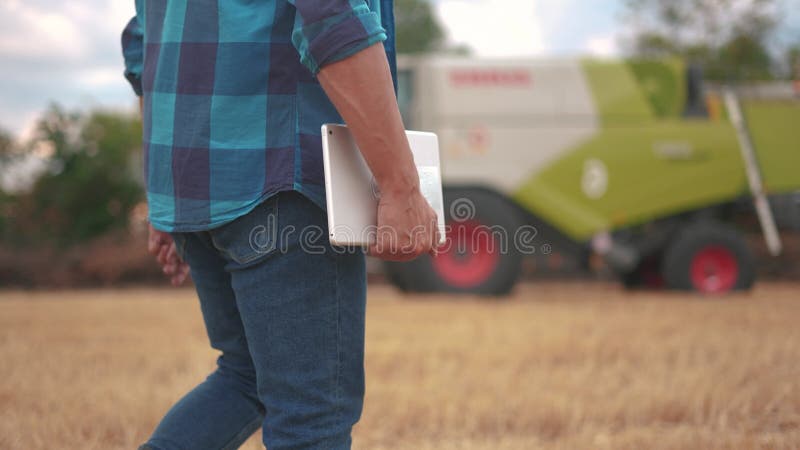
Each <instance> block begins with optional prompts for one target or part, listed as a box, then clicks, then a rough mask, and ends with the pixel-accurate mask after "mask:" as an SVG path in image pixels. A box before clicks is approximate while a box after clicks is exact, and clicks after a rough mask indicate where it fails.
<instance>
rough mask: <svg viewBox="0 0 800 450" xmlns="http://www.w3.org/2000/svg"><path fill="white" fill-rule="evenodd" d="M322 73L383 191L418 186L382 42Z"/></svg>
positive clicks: (331, 96)
mask: <svg viewBox="0 0 800 450" xmlns="http://www.w3.org/2000/svg"><path fill="white" fill-rule="evenodd" d="M317 78H318V79H319V81H320V84H321V85H322V88H323V89H325V93H326V94H328V97H329V98H330V99H331V101H332V102H333V104H334V105H335V106H336V109H337V110H338V111H339V114H341V115H342V118H344V120H345V122H346V123H347V126H348V128H349V129H350V131H351V133H352V134H353V137H354V138H355V141H356V143H357V144H358V147H359V149H361V153H362V154H363V155H364V159H365V160H366V161H367V164H368V165H369V167H370V169H371V170H372V174H373V175H374V176H375V180H376V181H377V183H378V186H379V187H380V189H381V191H382V192H387V193H388V192H397V193H403V192H408V191H412V190H416V189H419V176H418V175H417V170H416V167H415V166H414V158H413V156H412V154H411V149H410V148H409V145H408V139H407V138H406V134H405V129H404V127H403V120H402V118H401V117H400V111H399V109H398V107H397V99H396V98H395V95H394V88H393V84H392V76H391V72H390V70H389V63H388V61H387V59H386V54H385V52H384V49H383V44H375V45H373V46H371V47H368V48H366V49H364V50H362V51H360V52H358V53H356V54H355V55H353V56H350V57H349V58H346V59H343V60H341V61H337V62H335V63H332V64H329V65H326V66H324V67H323V68H322V69H321V70H320V71H319V74H318V75H317Z"/></svg>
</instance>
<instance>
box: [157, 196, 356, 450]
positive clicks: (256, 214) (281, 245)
mask: <svg viewBox="0 0 800 450" xmlns="http://www.w3.org/2000/svg"><path fill="white" fill-rule="evenodd" d="M327 234H328V232H327V221H326V216H325V213H324V212H323V211H322V210H321V209H320V208H319V207H317V206H316V205H315V204H314V203H312V202H311V201H309V200H308V199H307V198H306V197H304V196H303V195H301V194H299V193H296V192H283V193H279V194H276V195H274V196H272V197H270V198H269V199H267V200H265V201H264V202H263V203H262V204H261V205H259V206H258V207H257V208H256V209H255V210H253V211H252V212H251V213H249V214H247V215H245V216H243V217H240V218H239V219H237V220H235V221H233V222H231V223H229V224H227V225H224V226H222V227H220V228H216V229H213V230H210V231H204V232H196V233H174V234H173V237H174V240H175V243H176V246H177V248H178V253H179V254H180V255H181V256H182V257H183V258H184V260H185V261H186V262H187V263H188V264H189V266H190V268H191V273H192V278H193V279H194V283H195V286H196V288H197V294H198V296H199V298H200V308H201V309H202V312H203V319H204V321H205V325H206V330H207V332H208V337H209V339H210V341H211V346H212V347H213V348H215V349H217V350H219V351H220V352H221V353H222V354H221V356H220V357H219V358H218V360H217V368H216V370H215V371H214V372H212V373H211V374H210V375H209V376H208V378H207V379H206V380H205V381H204V382H202V383H201V384H200V385H198V386H197V387H196V388H194V389H193V390H192V391H191V392H189V393H188V394H187V395H186V396H185V397H183V399H181V400H180V401H179V402H178V403H177V404H175V406H173V407H172V409H170V411H169V412H168V413H167V415H166V416H165V417H164V418H163V419H162V421H161V423H160V424H159V425H158V427H157V428H156V430H155V432H154V433H153V436H152V437H151V438H150V440H149V441H148V442H147V444H146V445H148V446H150V447H151V448H153V449H159V450H178V449H180V450H205V449H208V450H218V449H235V448H238V447H239V446H240V445H241V444H242V443H243V442H244V441H245V440H247V438H248V437H249V436H250V435H252V434H253V433H254V432H255V431H256V430H257V429H258V428H259V426H261V427H262V430H263V442H264V444H265V445H266V446H267V447H268V448H269V450H283V449H326V450H328V449H349V448H350V443H351V438H350V432H351V429H352V427H353V425H354V424H355V423H356V422H358V420H359V418H360V416H361V409H362V405H363V400H364V314H365V308H366V279H365V268H364V254H363V252H361V251H360V250H348V251H343V250H342V249H334V248H332V247H330V245H329V244H328V237H327ZM164 345H169V343H167V342H165V343H164Z"/></svg>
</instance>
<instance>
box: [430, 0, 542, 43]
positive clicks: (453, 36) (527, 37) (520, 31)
mask: <svg viewBox="0 0 800 450" xmlns="http://www.w3.org/2000/svg"><path fill="white" fill-rule="evenodd" d="M436 9H437V13H438V15H439V19H440V21H441V22H442V24H443V25H444V26H445V28H446V30H447V32H448V37H449V41H450V42H451V43H454V44H466V45H468V46H469V47H470V48H471V49H472V50H473V51H474V53H475V55H477V56H523V55H525V56H530V55H540V54H543V53H545V52H546V51H547V46H546V45H545V40H544V36H543V28H544V27H543V25H542V20H541V17H540V14H539V11H538V10H537V8H536V5H535V4H534V2H532V1H531V0H477V1H475V0H473V1H468V0H440V1H439V2H438V3H437V5H436Z"/></svg>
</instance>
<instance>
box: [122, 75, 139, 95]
mask: <svg viewBox="0 0 800 450" xmlns="http://www.w3.org/2000/svg"><path fill="white" fill-rule="evenodd" d="M125 78H126V79H127V80H128V83H130V84H131V87H132V88H133V92H135V93H136V95H138V96H139V97H141V96H142V77H141V75H137V74H135V73H131V72H128V71H127V70H126V71H125Z"/></svg>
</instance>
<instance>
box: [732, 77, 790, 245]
mask: <svg viewBox="0 0 800 450" xmlns="http://www.w3.org/2000/svg"><path fill="white" fill-rule="evenodd" d="M723 97H724V99H725V108H726V109H727V110H728V117H729V118H730V119H731V123H732V124H733V126H734V128H736V135H737V137H738V139H739V149H740V150H741V151H742V159H743V160H744V168H745V173H746V174H747V181H748V184H749V185H750V193H751V194H752V195H753V201H754V203H755V207H756V214H758V221H759V222H760V223H761V230H762V232H763V233H764V239H765V240H766V242H767V249H768V250H769V252H770V254H772V256H778V255H780V254H781V252H782V251H783V244H782V243H781V237H780V234H778V227H777V226H776V225H775V217H774V216H773V215H772V209H771V208H770V206H769V199H768V198H767V193H766V189H764V181H763V179H762V177H761V170H760V168H759V166H758V159H757V158H756V151H755V147H754V146H753V141H752V139H751V138H750V132H749V131H748V129H747V122H746V121H745V119H744V114H742V108H741V105H740V104H739V97H737V95H736V93H735V92H733V90H732V89H730V88H726V89H725V91H724V93H723Z"/></svg>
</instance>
